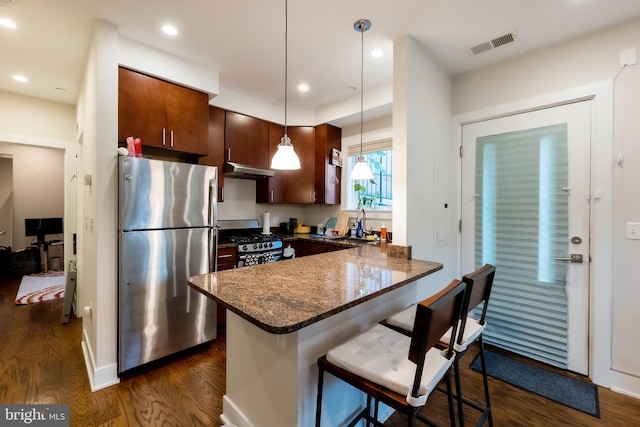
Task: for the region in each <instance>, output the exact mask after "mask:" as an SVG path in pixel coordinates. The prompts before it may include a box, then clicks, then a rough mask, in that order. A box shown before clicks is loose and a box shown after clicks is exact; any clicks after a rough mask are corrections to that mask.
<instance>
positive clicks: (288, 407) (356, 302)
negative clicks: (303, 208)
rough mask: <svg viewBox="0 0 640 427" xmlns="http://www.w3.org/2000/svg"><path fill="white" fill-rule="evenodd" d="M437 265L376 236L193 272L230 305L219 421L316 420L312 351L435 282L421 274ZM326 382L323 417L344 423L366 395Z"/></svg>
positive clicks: (281, 423) (279, 424)
mask: <svg viewBox="0 0 640 427" xmlns="http://www.w3.org/2000/svg"><path fill="white" fill-rule="evenodd" d="M440 269H442V264H440V263H437V262H430V261H421V260H411V259H409V260H408V259H400V258H394V257H390V256H387V251H386V248H385V245H384V243H383V244H380V243H377V244H365V245H361V246H358V247H354V248H351V249H344V250H340V251H335V252H328V253H323V254H318V255H313V256H309V257H304V258H294V259H290V260H285V261H280V262H275V263H269V264H261V265H255V266H252V267H245V268H240V269H234V270H225V271H220V272H216V273H209V274H204V275H199V276H194V277H191V278H190V279H189V284H190V286H192V287H193V288H195V289H196V290H198V291H200V292H202V293H203V294H205V295H207V296H208V297H210V298H213V299H214V300H215V301H216V302H218V303H219V304H222V305H223V306H225V307H226V308H227V324H226V327H227V330H226V340H227V341H226V345H227V358H226V361H227V362H226V363H227V369H226V394H225V395H224V397H223V413H222V414H221V416H220V418H221V420H222V421H223V422H225V423H229V424H234V425H237V426H239V427H245V426H247V427H248V426H261V427H263V426H264V427H294V426H300V427H302V426H310V425H313V424H314V417H315V397H316V380H317V367H316V361H317V359H318V357H320V356H322V355H323V354H325V353H326V352H327V351H328V350H329V349H330V348H332V347H334V346H336V345H338V344H340V343H341V342H343V341H345V340H347V339H349V338H350V337H352V336H354V335H356V334H358V333H360V332H362V331H363V330H365V329H367V328H369V327H370V326H371V325H373V324H375V323H376V322H378V321H380V320H382V319H384V318H385V317H386V316H388V315H389V314H391V313H394V312H397V311H399V310H400V309H402V308H404V307H406V306H407V305H409V304H411V303H413V302H415V301H416V300H417V299H418V296H419V295H424V294H425V292H427V293H429V294H430V293H434V292H436V291H437V290H439V287H438V286H439V285H440V284H439V283H434V284H431V283H429V282H428V281H426V280H425V279H423V278H425V277H426V276H428V275H430V274H432V273H434V272H436V271H438V270H440ZM421 279H422V280H421ZM418 287H420V289H418ZM430 287H433V289H425V288H430ZM331 380H332V379H330V378H329V379H327V381H326V382H325V397H324V401H323V405H327V407H330V408H331V410H329V411H326V410H325V411H324V413H325V414H327V417H324V419H323V421H324V423H325V425H341V424H342V423H343V421H344V420H346V419H348V418H350V416H351V415H352V414H353V413H354V412H355V411H357V410H358V408H361V407H363V406H364V397H363V396H362V395H361V393H359V392H358V391H357V390H355V389H352V388H349V387H348V386H346V385H344V384H343V383H342V384H341V383H340V382H339V381H335V382H332V381H331Z"/></svg>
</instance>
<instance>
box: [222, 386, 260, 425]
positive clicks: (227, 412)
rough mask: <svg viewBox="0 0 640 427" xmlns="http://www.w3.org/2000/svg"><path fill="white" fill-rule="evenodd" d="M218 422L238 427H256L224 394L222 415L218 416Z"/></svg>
mask: <svg viewBox="0 0 640 427" xmlns="http://www.w3.org/2000/svg"><path fill="white" fill-rule="evenodd" d="M220 420H222V422H223V423H225V424H231V425H234V426H238V427H256V426H255V425H254V424H252V423H251V421H249V419H248V418H247V417H246V415H244V413H243V412H242V411H241V410H240V408H238V406H237V405H235V404H234V403H233V401H232V400H231V399H229V398H228V397H227V395H226V394H225V395H224V396H222V415H220Z"/></svg>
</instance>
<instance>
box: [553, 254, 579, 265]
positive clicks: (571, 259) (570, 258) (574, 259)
mask: <svg viewBox="0 0 640 427" xmlns="http://www.w3.org/2000/svg"><path fill="white" fill-rule="evenodd" d="M556 261H566V262H575V263H577V264H582V254H571V256H568V257H556Z"/></svg>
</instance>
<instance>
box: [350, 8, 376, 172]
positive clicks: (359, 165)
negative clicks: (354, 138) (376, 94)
mask: <svg viewBox="0 0 640 427" xmlns="http://www.w3.org/2000/svg"><path fill="white" fill-rule="evenodd" d="M353 28H355V30H356V31H357V32H359V33H360V34H361V35H362V49H361V59H362V62H361V64H360V156H358V161H357V162H356V164H355V166H354V167H353V170H352V171H351V179H353V180H356V179H371V178H373V174H372V173H371V169H370V168H369V165H368V164H367V161H366V160H365V158H364V156H363V155H362V127H363V125H362V122H363V115H364V32H365V31H367V30H368V29H369V28H371V21H369V20H368V19H359V20H357V21H356V23H355V24H353Z"/></svg>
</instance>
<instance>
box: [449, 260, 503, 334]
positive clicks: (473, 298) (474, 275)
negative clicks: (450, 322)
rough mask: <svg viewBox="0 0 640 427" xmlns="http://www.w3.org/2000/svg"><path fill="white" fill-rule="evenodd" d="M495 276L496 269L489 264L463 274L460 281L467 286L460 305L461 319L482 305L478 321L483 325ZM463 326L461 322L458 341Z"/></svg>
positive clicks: (462, 331)
mask: <svg viewBox="0 0 640 427" xmlns="http://www.w3.org/2000/svg"><path fill="white" fill-rule="evenodd" d="M495 274H496V267H495V266H494V265H491V264H485V265H483V266H482V267H480V268H479V269H477V270H476V271H473V272H471V273H468V274H465V275H464V276H463V277H462V281H463V282H464V283H466V284H467V292H466V293H465V297H464V299H465V300H464V303H463V304H462V318H463V319H464V318H466V316H467V314H468V313H470V312H471V310H473V309H474V308H476V307H477V306H478V305H480V303H484V305H483V306H482V314H481V315H480V320H479V321H478V322H479V323H480V324H481V325H484V323H485V317H486V315H487V306H488V305H489V296H490V295H491V288H492V287H493V278H494V276H495ZM465 324H466V322H464V321H463V322H462V324H461V325H460V331H459V332H458V339H459V340H461V339H462V337H463V336H464V327H465Z"/></svg>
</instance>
